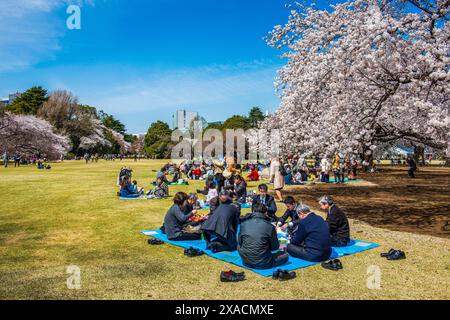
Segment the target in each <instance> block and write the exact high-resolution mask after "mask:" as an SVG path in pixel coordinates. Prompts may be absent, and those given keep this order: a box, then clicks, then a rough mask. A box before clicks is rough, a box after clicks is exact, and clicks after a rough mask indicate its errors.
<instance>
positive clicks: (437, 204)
mask: <svg viewBox="0 0 450 320" xmlns="http://www.w3.org/2000/svg"><path fill="white" fill-rule="evenodd" d="M361 178H362V179H365V180H367V181H370V182H373V183H376V184H377V186H351V185H350V184H348V185H344V186H340V185H334V184H326V185H325V184H318V185H314V186H313V187H311V188H301V189H300V188H299V189H292V190H289V191H286V195H293V196H296V198H297V199H298V198H300V199H301V200H303V201H306V202H308V203H313V202H316V203H317V199H318V198H319V197H320V196H322V195H324V194H328V195H331V196H332V197H333V198H334V200H335V202H336V203H337V204H338V205H339V206H340V207H341V208H343V209H345V212H346V213H347V215H348V217H349V218H352V219H357V220H361V221H364V222H367V223H369V224H371V225H373V226H377V227H381V228H386V229H391V230H398V231H407V232H413V233H420V234H428V235H433V236H439V237H443V238H450V195H449V194H450V171H448V170H446V171H445V170H444V171H437V170H430V169H422V172H418V173H417V178H416V179H410V178H408V177H407V176H406V171H405V170H404V169H398V168H392V169H391V168H384V169H383V170H382V172H380V173H375V174H362V175H361Z"/></svg>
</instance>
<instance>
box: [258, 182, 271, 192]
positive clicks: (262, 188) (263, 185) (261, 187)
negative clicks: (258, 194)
mask: <svg viewBox="0 0 450 320" xmlns="http://www.w3.org/2000/svg"><path fill="white" fill-rule="evenodd" d="M268 189H269V188H268V187H267V184H265V183H263V184H260V185H259V186H258V190H264V191H266V192H267V190H268Z"/></svg>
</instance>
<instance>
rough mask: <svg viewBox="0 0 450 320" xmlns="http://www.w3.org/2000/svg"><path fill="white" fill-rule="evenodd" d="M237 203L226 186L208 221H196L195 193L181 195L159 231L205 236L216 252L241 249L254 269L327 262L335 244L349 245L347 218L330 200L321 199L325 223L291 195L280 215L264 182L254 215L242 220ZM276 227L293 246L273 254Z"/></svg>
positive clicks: (175, 238)
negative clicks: (296, 260) (298, 261)
mask: <svg viewBox="0 0 450 320" xmlns="http://www.w3.org/2000/svg"><path fill="white" fill-rule="evenodd" d="M237 199H238V194H237V192H236V190H235V191H232V190H227V189H225V188H224V189H223V190H222V191H221V192H220V193H219V195H218V196H217V197H215V198H213V199H211V200H210V211H209V215H208V216H207V218H206V219H205V220H202V221H198V222H197V221H195V220H192V218H193V217H194V216H196V215H197V213H198V212H197V210H196V209H195V203H196V202H197V197H196V195H195V194H190V195H188V194H186V193H184V192H178V193H177V194H176V195H175V196H174V198H173V205H172V206H171V208H170V209H169V210H168V211H167V213H166V215H165V218H164V223H163V226H162V227H161V230H162V231H163V232H164V233H165V234H166V235H167V238H168V239H169V240H172V241H184V240H200V239H202V238H203V239H205V240H206V242H207V249H208V250H211V251H212V252H221V251H235V250H237V251H238V252H239V255H240V256H241V258H242V262H243V264H244V265H246V266H248V267H250V268H255V269H270V268H274V267H278V266H281V265H283V264H285V263H286V262H287V261H288V259H289V255H290V256H293V257H296V258H300V259H304V260H307V261H314V262H320V261H324V260H327V259H328V258H329V257H330V255H331V251H332V247H333V246H335V247H342V246H346V245H347V244H348V243H349V241H350V227H349V223H348V220H347V217H346V215H345V214H344V212H343V211H342V210H341V209H340V208H338V207H337V206H336V205H335V204H334V202H333V200H332V199H331V198H330V197H329V196H324V197H322V198H320V200H319V204H320V206H321V208H322V209H323V210H324V211H325V212H326V213H327V219H326V220H324V219H322V217H320V216H319V215H317V214H315V213H314V212H313V211H312V210H311V209H310V208H309V207H308V206H307V205H305V204H303V203H298V202H297V201H296V200H295V199H294V198H293V197H291V196H288V197H286V199H284V201H283V202H284V204H285V205H286V208H287V210H286V211H285V212H284V214H283V215H282V216H280V217H279V216H277V210H278V209H277V204H276V201H275V199H274V197H272V196H271V195H269V194H268V186H267V185H266V184H260V185H259V186H258V194H256V195H254V196H253V197H252V206H251V213H249V214H247V215H245V216H241V204H240V203H239V202H238V201H237ZM239 225H240V230H239V228H238V226H239ZM187 226H189V227H190V228H188V229H187V228H186V227H187ZM277 227H278V228H281V229H282V230H284V231H286V232H287V233H288V234H289V235H290V243H289V244H288V245H287V247H286V248H284V249H283V250H280V251H277V252H276V253H273V251H276V250H278V249H279V248H280V242H279V240H278V236H277ZM238 230H239V231H238Z"/></svg>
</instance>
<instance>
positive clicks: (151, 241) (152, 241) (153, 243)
mask: <svg viewBox="0 0 450 320" xmlns="http://www.w3.org/2000/svg"><path fill="white" fill-rule="evenodd" d="M147 242H148V244H151V245H159V244H164V241H161V240H159V239H148V241H147Z"/></svg>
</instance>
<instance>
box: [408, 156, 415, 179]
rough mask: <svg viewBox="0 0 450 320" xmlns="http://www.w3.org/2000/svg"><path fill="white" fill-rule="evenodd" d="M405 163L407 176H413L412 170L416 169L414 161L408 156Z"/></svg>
mask: <svg viewBox="0 0 450 320" xmlns="http://www.w3.org/2000/svg"><path fill="white" fill-rule="evenodd" d="M406 163H407V164H408V165H409V170H408V176H409V177H410V178H415V177H416V176H415V175H414V172H415V171H416V170H417V164H416V161H414V159H413V158H412V157H410V156H408V158H407V159H406Z"/></svg>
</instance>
